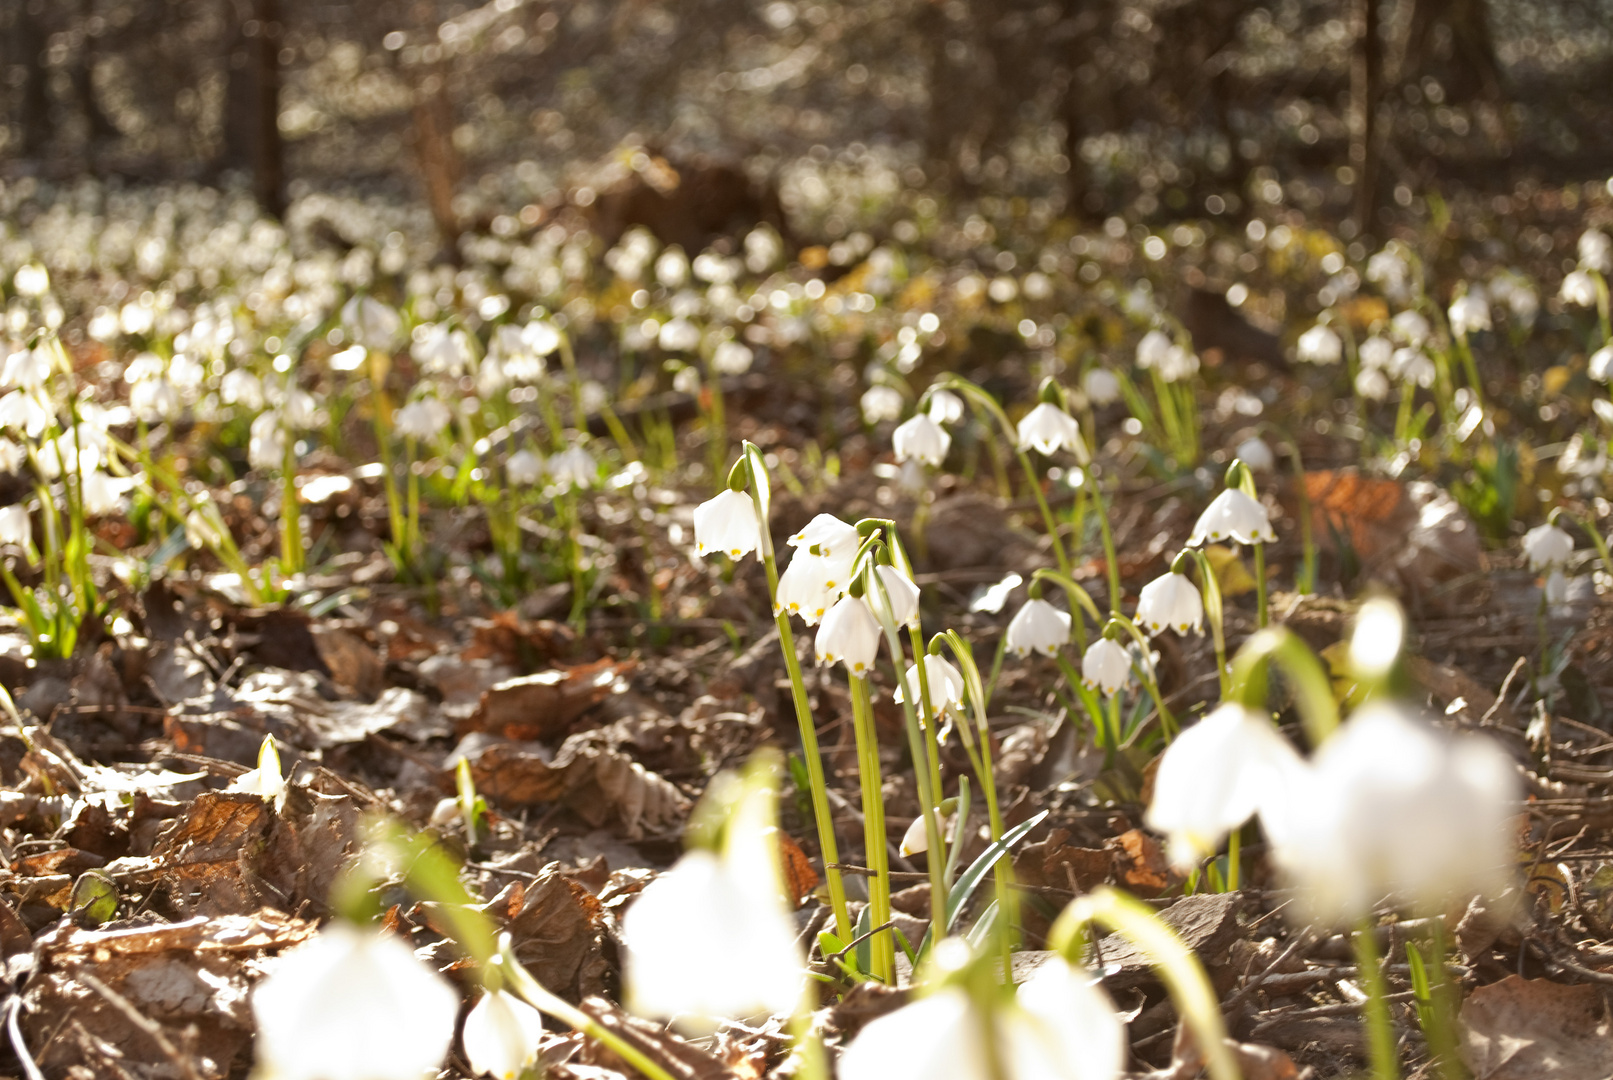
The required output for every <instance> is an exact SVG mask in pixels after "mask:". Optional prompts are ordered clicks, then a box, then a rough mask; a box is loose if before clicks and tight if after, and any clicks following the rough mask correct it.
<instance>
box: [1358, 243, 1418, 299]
mask: <svg viewBox="0 0 1613 1080" xmlns="http://www.w3.org/2000/svg"><path fill="white" fill-rule="evenodd" d="M1410 274H1411V266H1410V265H1409V264H1408V263H1407V262H1406V257H1405V256H1404V255H1403V254H1402V253H1401V251H1400V249H1399V247H1398V246H1396V245H1394V244H1389V245H1386V246H1385V247H1384V249H1383V250H1382V251H1379V252H1377V253H1375V254H1374V255H1373V256H1372V258H1370V259H1368V260H1367V280H1368V281H1371V282H1374V283H1376V284H1377V285H1380V286H1382V288H1383V291H1384V292H1385V293H1388V294H1389V295H1390V296H1391V297H1393V298H1399V297H1400V296H1401V295H1402V294H1404V293H1405V291H1406V278H1407V277H1409V276H1410Z"/></svg>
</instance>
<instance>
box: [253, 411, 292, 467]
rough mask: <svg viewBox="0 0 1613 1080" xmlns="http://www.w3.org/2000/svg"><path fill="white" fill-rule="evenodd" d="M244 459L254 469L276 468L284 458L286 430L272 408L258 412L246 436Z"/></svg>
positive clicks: (283, 462) (278, 415)
mask: <svg viewBox="0 0 1613 1080" xmlns="http://www.w3.org/2000/svg"><path fill="white" fill-rule="evenodd" d="M246 460H247V463H248V464H250V465H251V466H252V467H253V468H254V469H278V468H279V467H280V466H281V465H283V464H285V460H286V430H285V428H284V427H282V426H281V424H280V414H279V413H278V412H276V411H275V410H273V409H270V410H268V411H267V412H261V413H259V414H258V417H257V419H256V420H253V421H252V430H251V432H250V433H249V435H248V437H247V447H246Z"/></svg>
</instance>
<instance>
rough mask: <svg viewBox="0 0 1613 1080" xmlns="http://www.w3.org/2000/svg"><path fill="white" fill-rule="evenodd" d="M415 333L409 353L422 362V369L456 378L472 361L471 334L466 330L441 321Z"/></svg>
mask: <svg viewBox="0 0 1613 1080" xmlns="http://www.w3.org/2000/svg"><path fill="white" fill-rule="evenodd" d="M415 334H416V337H415V342H414V345H412V346H411V347H410V349H409V355H411V356H413V357H414V358H415V359H416V360H418V361H419V362H420V367H421V369H422V370H424V371H426V372H429V373H432V374H441V375H448V376H452V377H455V378H457V377H458V376H460V375H463V374H464V373H465V369H466V368H467V367H469V365H470V361H471V347H470V336H469V335H468V334H466V333H465V331H463V330H450V329H449V328H448V327H447V326H444V325H442V324H440V323H439V324H437V325H435V326H426V327H421V328H420V329H419V330H416V331H415Z"/></svg>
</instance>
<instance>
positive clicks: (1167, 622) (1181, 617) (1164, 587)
mask: <svg viewBox="0 0 1613 1080" xmlns="http://www.w3.org/2000/svg"><path fill="white" fill-rule="evenodd" d="M1203 624H1204V598H1203V597H1202V596H1200V595H1199V590H1198V587H1197V586H1196V585H1194V584H1193V583H1192V582H1191V581H1189V580H1188V579H1187V575H1186V574H1181V573H1177V572H1176V571H1175V570H1174V569H1173V570H1171V571H1170V572H1169V573H1166V574H1161V575H1160V576H1159V577H1157V578H1155V579H1154V580H1153V581H1150V582H1149V583H1148V584H1147V585H1144V586H1143V591H1142V592H1141V593H1140V594H1139V595H1138V597H1137V625H1139V626H1141V627H1143V629H1145V630H1147V631H1148V632H1149V633H1150V634H1157V633H1159V632H1160V631H1162V630H1164V629H1165V628H1166V627H1169V628H1171V629H1172V630H1175V631H1176V632H1177V633H1178V634H1185V633H1187V632H1188V631H1189V630H1192V631H1193V632H1194V633H1195V634H1202V633H1203V632H1204V629H1203Z"/></svg>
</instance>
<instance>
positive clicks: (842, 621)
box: [797, 556, 879, 675]
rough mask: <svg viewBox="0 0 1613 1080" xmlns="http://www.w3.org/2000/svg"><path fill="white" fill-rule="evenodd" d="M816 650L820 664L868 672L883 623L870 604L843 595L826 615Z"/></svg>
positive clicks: (854, 671)
mask: <svg viewBox="0 0 1613 1080" xmlns="http://www.w3.org/2000/svg"><path fill="white" fill-rule="evenodd" d="M797 557H799V556H797ZM814 651H815V653H816V655H817V658H818V666H819V667H822V666H823V665H824V664H837V663H844V664H845V665H846V670H847V671H849V672H851V674H853V675H866V674H868V671H869V669H871V668H872V667H873V666H874V658H875V657H876V656H878V655H879V623H878V621H876V620H875V619H874V615H873V612H871V611H869V610H868V605H867V604H865V603H863V602H862V601H861V600H858V599H855V598H853V597H850V596H843V597H841V598H840V599H839V600H838V601H837V602H836V603H835V605H834V607H832V608H830V609H829V610H828V612H827V613H826V614H825V615H824V616H823V625H821V626H819V627H818V636H817V639H816V641H815V643H814Z"/></svg>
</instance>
